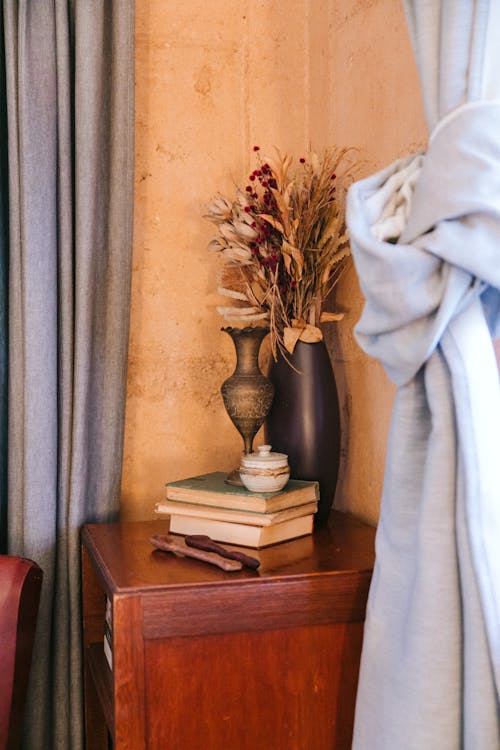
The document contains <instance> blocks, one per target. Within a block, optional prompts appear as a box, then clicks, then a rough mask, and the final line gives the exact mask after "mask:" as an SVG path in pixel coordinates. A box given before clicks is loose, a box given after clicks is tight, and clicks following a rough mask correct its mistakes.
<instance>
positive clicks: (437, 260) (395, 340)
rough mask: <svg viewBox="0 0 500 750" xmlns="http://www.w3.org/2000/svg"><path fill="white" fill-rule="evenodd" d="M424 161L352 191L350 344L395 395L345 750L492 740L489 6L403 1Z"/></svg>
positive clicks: (485, 749)
mask: <svg viewBox="0 0 500 750" xmlns="http://www.w3.org/2000/svg"><path fill="white" fill-rule="evenodd" d="M406 13H407V19H408V24H409V28H410V33H411V36H412V40H413V44H414V49H415V55H416V59H417V63H418V66H419V72H420V77H421V82H422V87H423V96H424V104H425V109H426V114H427V120H428V124H429V128H430V131H431V134H430V139H429V145H428V149H427V151H426V153H425V154H416V155H413V156H409V157H406V158H403V159H400V160H398V161H397V162H395V163H394V164H392V165H390V166H389V167H387V168H386V169H384V170H383V171H382V172H380V173H378V174H376V175H373V176H372V177H369V178H367V179H365V180H362V181H360V182H359V183H356V184H355V185H353V186H352V188H351V190H350V193H349V196H348V209H347V210H348V225H349V229H350V233H351V242H352V249H353V255H354V261H355V264H356V268H357V271H358V274H359V278H360V283H361V287H362V290H363V294H364V296H365V300H366V302H365V307H364V310H363V314H362V316H361V319H360V321H359V323H358V325H357V328H356V335H357V338H358V341H359V343H360V345H361V346H362V347H363V349H364V350H365V351H366V352H367V353H368V354H370V355H371V356H373V357H375V358H377V359H378V360H379V361H380V362H382V364H383V365H384V367H385V369H386V372H387V373H388V375H389V377H390V378H391V379H392V380H393V381H394V382H395V383H396V385H397V386H398V390H397V395H396V400H395V406H394V412H393V418H392V423H391V429H390V435H389V442H388V446H387V462H386V472H385V479H384V489H383V497H382V505H381V515H380V521H379V526H378V530H377V541H376V552H377V560H376V566H375V571H374V576H373V581H372V586H371V589H370V596H369V602H368V610H367V620H366V627H365V638H364V644H363V654H362V663H361V672H360V683H359V690H358V699H357V706H356V720H355V731H354V743H353V747H354V748H355V750H402V749H403V748H404V750H458V748H462V749H463V750H498V748H500V704H499V690H500V460H499V455H498V453H499V450H500V386H499V376H498V369H497V364H496V360H495V356H494V349H493V344H492V338H493V337H494V336H496V335H498V334H499V333H500V292H499V290H500V56H499V55H498V49H499V43H500V3H497V2H496V1H495V0H491V2H489V1H488V0H441V2H438V1H437V0H436V1H433V2H419V1H418V0H415V1H414V2H411V1H410V0H408V1H407V2H406Z"/></svg>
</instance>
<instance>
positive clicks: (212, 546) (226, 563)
mask: <svg viewBox="0 0 500 750" xmlns="http://www.w3.org/2000/svg"><path fill="white" fill-rule="evenodd" d="M149 541H150V542H151V544H152V545H153V547H156V549H160V550H162V551H163V552H173V553H174V554H175V555H181V556H183V557H192V558H194V559H196V560H201V561H202V562H207V563H210V564H211V565H216V566H217V567H218V568H221V569H222V570H226V571H230V572H231V571H235V570H241V569H242V567H243V565H246V566H247V567H251V568H253V569H254V570H255V569H256V568H258V567H259V565H260V562H259V560H256V559H255V558H254V557H249V556H248V555H244V554H243V553H242V552H233V551H231V550H227V549H225V548H224V547H221V546H220V545H218V544H216V543H215V542H214V541H213V540H212V539H210V537H208V536H204V535H196V534H194V535H191V536H187V537H185V539H183V538H182V537H174V536H172V535H171V534H165V535H162V534H154V535H153V536H152V537H150V539H149Z"/></svg>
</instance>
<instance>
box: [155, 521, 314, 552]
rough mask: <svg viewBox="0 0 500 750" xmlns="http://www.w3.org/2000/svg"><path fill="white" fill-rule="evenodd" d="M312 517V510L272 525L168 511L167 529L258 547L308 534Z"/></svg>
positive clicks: (173, 531)
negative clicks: (168, 523)
mask: <svg viewBox="0 0 500 750" xmlns="http://www.w3.org/2000/svg"><path fill="white" fill-rule="evenodd" d="M313 520H314V514H310V515H307V516H300V517H299V518H292V519H291V520H289V521H284V522H283V523H277V524H274V525H273V526H250V525H248V524H243V523H228V522H227V521H215V520H214V519H212V518H194V517H191V516H180V515H172V516H170V532H171V533H172V534H184V535H188V534H206V535H207V536H209V537H210V538H211V539H214V540H215V541H217V542H226V543H227V544H236V545H239V546H242V547H253V548H259V547H267V546H269V545H270V544H277V543H278V542H283V541H286V540H288V539H295V538H296V537H299V536H304V535H306V534H311V533H312V530H313Z"/></svg>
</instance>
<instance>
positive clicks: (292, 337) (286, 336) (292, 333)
mask: <svg viewBox="0 0 500 750" xmlns="http://www.w3.org/2000/svg"><path fill="white" fill-rule="evenodd" d="M301 332H302V331H301V329H300V328H288V327H287V328H285V330H284V331H283V343H284V345H285V349H286V350H287V352H289V353H290V354H293V350H294V349H295V344H296V343H297V341H298V340H299V338H300V334H301Z"/></svg>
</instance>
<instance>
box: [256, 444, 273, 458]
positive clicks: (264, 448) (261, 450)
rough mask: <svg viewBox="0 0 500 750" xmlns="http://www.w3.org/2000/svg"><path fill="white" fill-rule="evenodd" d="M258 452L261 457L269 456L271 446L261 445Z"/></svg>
mask: <svg viewBox="0 0 500 750" xmlns="http://www.w3.org/2000/svg"><path fill="white" fill-rule="evenodd" d="M257 450H258V451H259V456H267V455H269V453H271V446H270V445H259V446H257Z"/></svg>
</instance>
